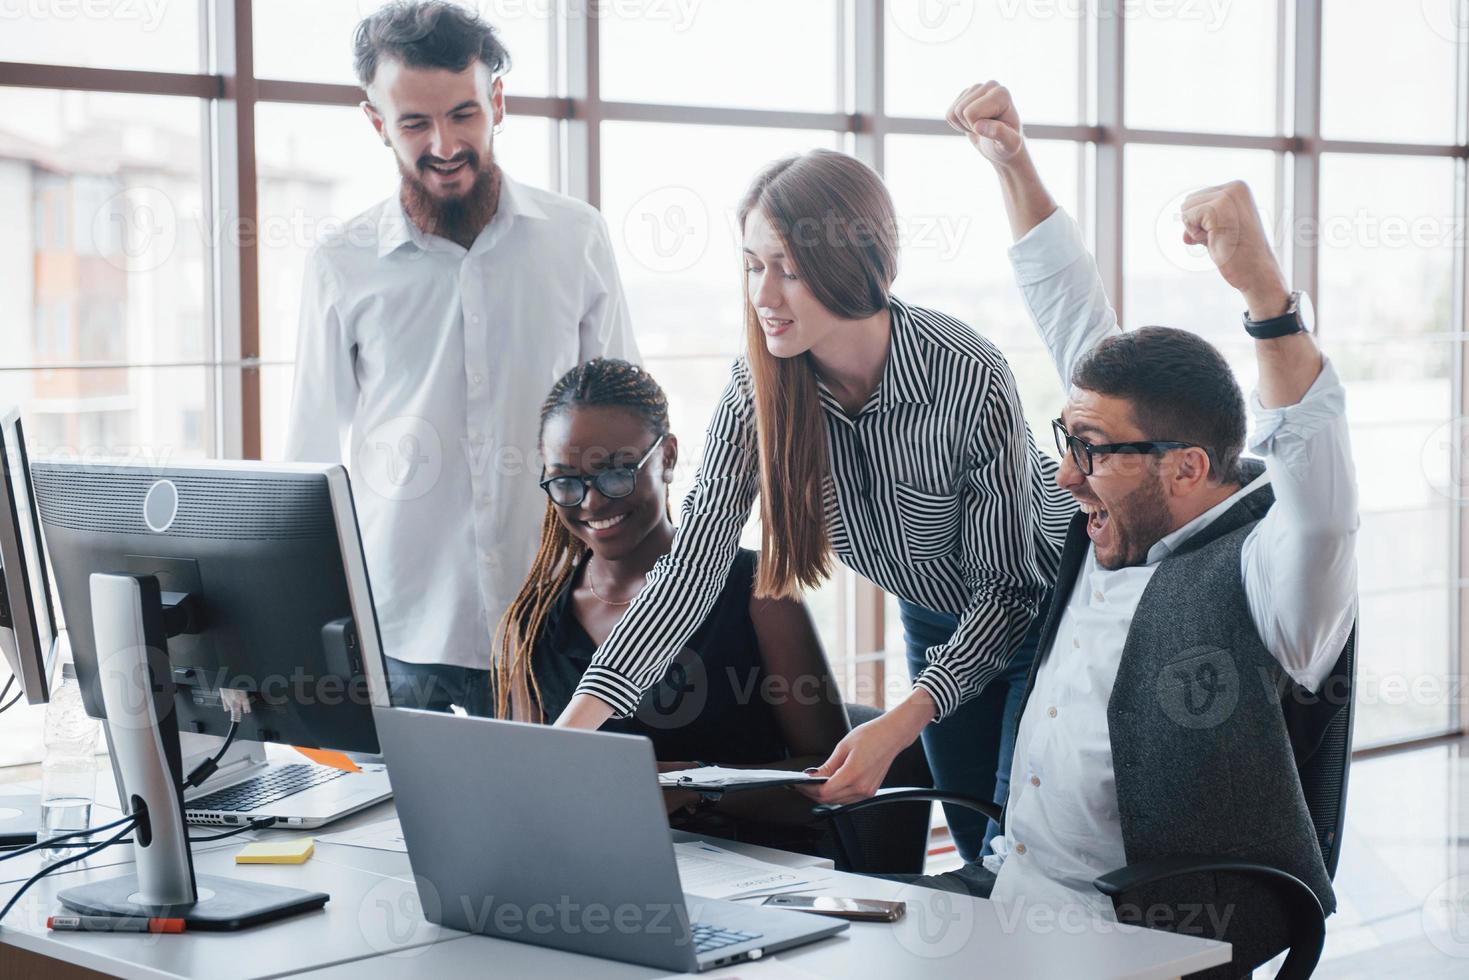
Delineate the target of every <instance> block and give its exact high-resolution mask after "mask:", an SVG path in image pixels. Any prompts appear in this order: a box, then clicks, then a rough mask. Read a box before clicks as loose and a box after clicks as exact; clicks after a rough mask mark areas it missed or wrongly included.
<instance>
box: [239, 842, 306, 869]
mask: <svg viewBox="0 0 1469 980" xmlns="http://www.w3.org/2000/svg"><path fill="white" fill-rule="evenodd" d="M315 851H316V838H315V837H298V838H296V839H295V840H283V841H262V842H260V843H256V844H247V845H246V846H245V847H244V848H242V849H241V850H240V853H238V854H236V855H235V863H236V864H305V863H306V860H307V858H309V857H311V855H312V854H313V853H315Z"/></svg>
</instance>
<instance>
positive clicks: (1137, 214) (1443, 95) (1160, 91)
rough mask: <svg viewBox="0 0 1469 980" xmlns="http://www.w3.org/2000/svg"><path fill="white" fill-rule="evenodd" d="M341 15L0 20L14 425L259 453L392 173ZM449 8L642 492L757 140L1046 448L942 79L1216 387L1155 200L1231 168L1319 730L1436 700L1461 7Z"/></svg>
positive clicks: (172, 448)
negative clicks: (1336, 413)
mask: <svg viewBox="0 0 1469 980" xmlns="http://www.w3.org/2000/svg"><path fill="white" fill-rule="evenodd" d="M379 5H380V0H313V2H311V3H299V2H293V0H253V2H252V0H179V2H175V3H170V4H165V5H162V6H161V7H159V8H158V13H157V15H156V16H154V15H151V14H149V13H148V11H151V10H152V7H150V5H147V4H141V5H136V9H137V14H136V16H133V17H131V18H125V17H123V16H122V13H121V11H123V9H124V5H120V4H117V5H93V6H88V5H79V6H77V7H76V8H75V13H76V16H74V17H69V18H68V17H64V16H63V13H64V12H66V11H72V10H73V8H72V7H69V6H66V5H60V4H56V5H39V6H34V5H33V6H34V9H35V10H38V11H42V13H43V14H45V16H39V15H35V16H28V17H26V18H24V19H20V20H16V19H15V18H8V19H6V20H5V21H4V22H3V27H0V202H3V205H4V206H3V211H0V213H4V214H5V215H7V217H8V218H9V219H10V223H9V225H8V226H7V229H6V233H5V234H4V235H3V236H0V287H3V288H0V314H4V319H3V322H4V323H5V324H7V326H6V327H5V328H4V330H5V333H4V338H5V342H4V343H3V344H0V402H8V401H16V402H19V403H20V404H21V406H22V408H23V409H24V410H25V412H26V413H27V416H28V421H29V422H30V431H31V433H32V436H33V438H34V439H35V440H36V442H37V443H38V446H39V447H40V448H41V449H43V450H45V449H58V450H63V451H66V450H90V449H97V448H106V449H108V450H113V451H115V450H122V451H125V452H128V451H131V452H149V453H155V454H160V453H169V454H173V455H182V456H187V455H243V456H263V457H264V458H272V457H276V456H278V455H279V453H280V450H281V447H282V444H283V438H284V425H285V418H286V410H287V407H288V402H289V398H290V390H291V383H292V373H293V366H292V359H293V356H294V349H295V335H296V329H297V322H296V321H297V306H298V302H299V293H300V281H301V274H302V270H303V264H304V260H305V256H306V254H307V253H308V252H309V250H310V249H311V247H312V246H313V245H314V244H315V243H316V242H317V241H319V240H320V238H321V236H322V235H323V234H326V233H329V232H330V231H331V230H332V229H333V228H334V227H337V226H340V224H341V223H342V222H345V221H346V220H348V219H349V218H351V217H352V216H353V215H355V214H357V213H358V212H360V211H361V210H363V209H365V208H367V207H369V206H370V205H371V204H373V203H374V202H376V201H378V200H381V199H382V198H384V197H386V196H388V195H390V194H392V193H394V191H395V185H396V174H395V170H394V167H393V162H392V159H391V157H390V156H389V155H388V151H386V150H385V149H384V148H383V147H382V146H381V144H380V143H379V142H378V141H377V140H376V139H375V138H374V137H373V134H372V132H371V130H370V128H369V125H368V123H367V121H366V120H365V119H364V118H363V115H362V112H361V110H360V109H359V108H358V106H357V103H358V102H359V101H360V100H361V98H362V93H360V92H359V91H358V90H357V89H356V88H355V87H354V78H353V72H352V57H351V35H352V30H353V27H354V25H355V24H356V23H357V21H358V19H359V18H360V17H361V16H362V15H363V14H365V13H367V12H369V11H370V10H372V9H375V8H376V7H377V6H379ZM479 7H480V9H481V11H482V12H483V13H484V14H485V15H486V16H487V17H489V18H490V19H491V20H492V21H493V22H495V23H496V24H497V26H498V27H499V29H500V31H501V35H502V37H503V39H504V41H505V43H506V44H507V46H508V47H509V49H510V52H511V55H512V59H513V68H512V70H511V71H510V72H509V73H508V74H507V76H506V78H505V85H506V91H507V93H508V95H509V100H510V101H509V108H510V117H509V119H508V120H507V125H506V127H505V129H504V131H503V132H502V133H501V134H500V135H499V136H498V137H497V144H496V146H497V154H498V155H499V159H500V160H501V162H502V163H503V164H504V165H505V167H506V168H507V170H508V171H510V172H511V173H513V174H514V175H515V176H516V177H517V178H519V179H521V180H523V181H526V182H528V183H532V184H536V185H539V186H543V187H547V188H550V189H553V190H558V191H561V192H563V193H568V194H574V195H578V196H582V197H584V198H586V199H587V200H589V201H590V202H592V203H593V204H595V205H597V206H598V207H600V208H601V209H602V211H603V213H604V214H605V216H606V219H607V222H608V225H609V227H610V229H611V233H612V237H613V241H614V244H615V247H616V250H617V260H618V263H619V267H620V269H621V273H622V277H623V280H624V284H625V286H626V289H627V294H628V298H629V303H630V305H631V308H632V313H633V317H634V321H635V325H636V329H637V332H638V339H639V343H640V345H641V347H642V350H643V353H644V356H645V358H646V360H647V363H648V366H649V367H650V368H651V369H652V370H653V371H654V372H655V374H656V375H657V376H658V377H659V379H660V380H661V381H662V382H663V384H664V385H665V387H666V388H667V389H668V391H669V395H670V398H671V402H672V410H673V423H674V426H675V428H676V430H677V431H678V432H679V433H680V435H681V437H682V444H683V446H684V455H683V462H682V466H681V472H680V473H679V479H678V483H677V484H676V486H675V489H676V491H677V492H682V491H684V490H685V489H686V488H687V487H688V485H689V481H690V480H691V478H692V475H693V470H694V467H695V465H696V464H697V461H698V458H699V453H700V449H701V443H702V441H703V430H704V425H705V422H706V421H707V418H708V415H709V412H710V409H711V407H712V405H713V403H714V400H715V399H716V398H717V396H718V394H719V392H720V391H721V390H722V388H723V386H724V384H725V381H726V380H727V377H728V370H729V362H730V359H731V357H732V356H734V355H735V354H736V353H737V352H738V351H739V350H740V348H741V345H742V342H743V340H742V334H741V331H742V325H741V323H740V297H739V292H738V290H739V288H740V287H739V282H740V280H739V277H738V272H737V269H738V258H737V231H736V228H735V223H734V218H733V215H734V209H735V206H736V204H737V202H738V199H739V196H740V195H741V193H742V192H743V191H744V189H745V187H746V185H747V184H748V182H749V180H750V178H751V177H752V176H753V175H754V174H755V172H756V171H757V170H758V169H759V168H760V167H761V166H762V165H763V164H765V163H766V162H768V161H770V160H772V159H774V158H777V157H779V156H783V155H786V154H789V153H796V152H800V151H802V150H805V149H809V148H811V147H815V146H825V147H834V148H838V149H844V150H847V151H849V152H854V153H856V154H857V155H858V156H860V157H861V158H863V159H865V160H867V161H868V162H869V163H871V164H872V165H873V166H875V167H877V168H878V169H879V171H880V172H882V173H883V174H884V176H885V178H886V179H887V181H888V184H889V186H890V188H891V190H892V193H893V197H894V200H895V202H896V204H897V206H898V209H899V212H900V215H901V220H902V232H903V243H904V248H903V255H902V265H901V270H900V277H899V280H898V282H897V284H896V291H897V293H898V294H899V295H900V296H903V297H904V298H906V299H908V300H910V301H912V302H917V303H921V304H928V305H932V306H936V307H939V308H942V309H944V310H947V311H949V312H951V313H953V314H955V315H957V316H960V317H962V318H963V319H965V320H966V321H967V322H969V323H970V324H971V325H972V326H973V327H974V328H975V329H976V330H977V331H979V332H981V333H983V334H984V335H985V336H987V337H989V338H991V339H992V340H994V341H995V342H996V343H997V344H999V345H1000V346H1001V348H1002V349H1003V350H1004V351H1005V353H1006V355H1007V356H1008V357H1009V359H1010V361H1011V364H1012V366H1013V369H1014V371H1015V375H1016V377H1017V379H1018V381H1019V384H1020V387H1021V393H1022V398H1023V399H1024V402H1025V407H1026V414H1027V417H1028V418H1029V419H1030V421H1031V425H1032V429H1033V431H1034V432H1035V433H1036V434H1037V436H1039V437H1041V438H1040V440H1039V441H1040V444H1041V445H1042V447H1043V448H1046V451H1049V448H1048V447H1049V439H1048V438H1046V432H1045V420H1046V419H1048V418H1049V417H1050V416H1051V415H1053V414H1054V412H1055V409H1056V407H1057V405H1058V404H1059V402H1060V399H1061V397H1062V392H1061V388H1060V385H1059V382H1058V379H1057V378H1056V377H1055V374H1054V370H1053V369H1052V367H1051V365H1050V363H1049V359H1048V357H1047V356H1046V354H1045V352H1044V350H1043V349H1042V348H1041V347H1040V345H1039V343H1038V342H1037V339H1036V337H1035V335H1034V331H1033V329H1032V327H1031V324H1030V322H1029V319H1028V316H1027V315H1026V312H1025V310H1024V308H1023V306H1022V304H1021V302H1020V297H1019V293H1018V291H1017V290H1016V289H1015V287H1014V285H1013V282H1012V281H1011V277H1010V270H1009V267H1008V263H1007V261H1006V259H1005V248H1006V246H1007V245H1008V244H1009V231H1008V226H1007V224H1006V222H1005V218H1004V213H1003V209H1002V208H1001V205H1000V200H999V195H998V191H997V188H996V187H995V182H994V179H993V176H992V174H991V172H990V170H989V167H988V165H987V164H985V163H984V162H983V161H982V160H981V159H980V158H979V157H978V156H977V155H976V154H975V153H974V152H973V151H972V149H970V148H969V146H968V145H967V144H966V143H965V142H964V141H963V140H962V139H960V138H958V137H957V136H955V135H953V134H952V133H950V131H949V130H948V128H947V126H946V125H945V123H944V122H943V115H944V112H945V111H946V109H947V108H948V105H949V103H950V102H951V101H952V99H953V98H954V96H955V95H956V94H957V93H958V92H959V90H960V89H962V88H963V87H964V86H966V85H969V84H972V83H975V82H981V81H984V80H985V79H987V78H991V77H993V78H997V79H1000V80H1001V81H1004V82H1005V83H1006V84H1007V85H1009V87H1010V88H1011V89H1012V91H1013V92H1014V95H1015V98H1016V101H1017V104H1018V105H1019V107H1020V111H1021V113H1022V116H1023V118H1024V119H1025V120H1026V123H1027V130H1028V133H1029V135H1030V138H1031V141H1032V145H1033V147H1034V149H1035V154H1036V156H1037V159H1038V160H1039V162H1040V166H1041V168H1042V171H1043V173H1044V175H1045V177H1046V179H1047V181H1048V183H1049V184H1050V186H1051V188H1052V190H1053V192H1054V193H1055V194H1056V196H1057V198H1058V199H1059V200H1060V201H1061V202H1062V204H1063V206H1065V207H1066V208H1067V209H1068V210H1070V211H1071V212H1072V213H1073V214H1075V215H1076V217H1077V218H1078V219H1079V220H1080V221H1081V223H1082V225H1083V227H1084V228H1085V229H1086V231H1087V234H1088V235H1089V237H1090V238H1091V240H1092V242H1093V243H1094V245H1095V246H1096V250H1097V254H1098V259H1099V265H1100V267H1101V269H1102V272H1103V275H1104V277H1105V279H1106V281H1107V287H1108V291H1109V294H1110V295H1111V296H1112V297H1113V300H1114V302H1115V303H1116V304H1117V306H1118V309H1119V311H1120V314H1121V316H1122V320H1123V322H1124V324H1125V325H1126V326H1129V327H1135V326H1141V325H1144V324H1148V323H1166V324H1171V325H1176V326H1183V327H1187V328H1189V329H1192V330H1196V331H1198V332H1199V333H1201V334H1203V335H1204V336H1206V337H1208V338H1209V339H1210V340H1211V341H1213V342H1215V343H1216V344H1218V345H1219V346H1220V347H1221V348H1222V349H1223V351H1224V352H1225V354H1226V356H1227V357H1228V359H1229V361H1230V363H1231V364H1232V365H1233V366H1234V367H1235V369H1236V371H1237V372H1238V374H1239V376H1240V379H1241V382H1242V384H1243V385H1245V386H1246V387H1247V388H1248V387H1249V386H1251V385H1252V384H1253V382H1254V373H1255V371H1254V358H1253V352H1252V348H1251V345H1250V343H1249V342H1248V341H1247V339H1246V338H1245V337H1244V335H1243V333H1242V332H1241V330H1240V328H1239V313H1240V309H1239V299H1238V297H1237V296H1236V295H1235V294H1233V292H1232V291H1231V290H1230V289H1229V288H1228V287H1227V286H1225V285H1224V284H1222V283H1221V282H1220V281H1219V279H1218V277H1217V275H1216V274H1215V273H1214V272H1213V271H1212V270H1211V269H1210V268H1209V267H1208V263H1207V260H1206V259H1203V258H1202V257H1201V256H1200V255H1199V254H1198V250H1197V249H1188V248H1185V247H1184V246H1183V244H1182V242H1181V240H1180V237H1179V228H1178V223H1177V210H1178V206H1179V203H1180V202H1181V200H1182V198H1183V196H1184V195H1185V194H1186V193H1187V192H1188V191H1190V190H1192V189H1194V188H1197V187H1199V186H1201V185H1203V184H1209V183H1215V182H1219V181H1223V180H1228V179H1234V178H1242V179H1245V180H1247V181H1248V182H1249V183H1250V185H1251V187H1252V188H1253V189H1254V192H1255V197H1256V200H1257V202H1258V204H1259V206H1260V208H1261V211H1262V213H1263V215H1264V217H1265V219H1266V220H1267V222H1268V226H1269V227H1270V228H1271V229H1272V232H1273V234H1274V236H1275V240H1276V244H1277V246H1278V248H1279V249H1280V253H1281V255H1282V257H1283V259H1284V261H1285V263H1286V265H1287V267H1288V268H1289V270H1290V272H1291V275H1292V278H1293V281H1294V282H1295V283H1296V284H1297V285H1298V286H1299V287H1301V288H1304V289H1307V290H1308V291H1310V292H1311V293H1312V294H1313V296H1314V298H1315V301H1316V307H1317V310H1318V314H1319V320H1320V324H1321V327H1320V334H1321V339H1322V342H1323V344H1324V346H1325V348H1326V350H1327V352H1328V353H1329V354H1330V356H1331V357H1332V358H1333V360H1334V362H1335V363H1336V365H1337V368H1338V370H1339V371H1340V372H1341V374H1342V376H1343V377H1344V378H1346V379H1347V383H1348V386H1349V396H1348V397H1349V420H1350V423H1351V427H1352V435H1353V443H1354V452H1355V455H1356V458H1357V461H1358V465H1359V473H1360V478H1361V487H1362V530H1361V544H1360V551H1359V558H1360V568H1361V632H1360V636H1361V661H1360V678H1359V687H1360V691H1361V712H1360V715H1359V723H1358V741H1359V744H1366V743H1382V742H1389V741H1394V740H1400V739H1407V738H1413V737H1418V736H1422V735H1427V734H1432V733H1435V732H1443V731H1447V730H1452V729H1455V728H1460V727H1462V725H1463V722H1464V719H1463V718H1462V717H1460V714H1459V708H1458V706H1456V704H1455V699H1454V697H1453V686H1452V684H1451V680H1452V678H1453V677H1455V676H1459V675H1461V674H1462V673H1463V671H1464V669H1465V666H1464V665H1465V663H1466V656H1465V651H1464V649H1463V641H1462V639H1461V636H1463V635H1464V629H1463V627H1464V625H1465V619H1464V614H1463V611H1462V609H1463V606H1464V603H1463V601H1462V599H1463V586H1464V584H1465V583H1466V582H1469V576H1466V573H1465V569H1466V566H1469V556H1466V554H1465V546H1464V541H1465V535H1464V527H1465V522H1464V517H1465V510H1464V501H1465V498H1466V493H1469V491H1466V490H1465V486H1466V483H1469V481H1466V479H1465V478H1464V476H1463V473H1464V471H1465V470H1464V467H1465V458H1464V455H1465V448H1466V446H1469V441H1466V439H1465V438H1464V435H1463V428H1464V427H1463V424H1462V416H1463V415H1464V414H1465V411H1464V406H1465V405H1466V396H1465V390H1466V389H1465V380H1466V378H1465V363H1466V356H1469V346H1466V343H1465V340H1466V336H1469V334H1466V324H1465V305H1466V303H1465V295H1466V286H1465V279H1466V273H1465V269H1466V241H1465V232H1464V229H1465V225H1466V220H1465V218H1466V208H1469V203H1466V202H1469V192H1466V182H1469V176H1466V171H1469V97H1466V96H1465V95H1464V94H1463V93H1464V92H1466V91H1469V36H1466V35H1469V0H1422V2H1416V0H1415V2H1414V3H1410V4H1407V5H1405V9H1402V10H1399V9H1398V8H1397V6H1395V5H1384V4H1381V3H1374V2H1370V0H1325V2H1321V3H1317V2H1311V3H1306V2H1304V0H1258V2H1253V3H1248V4H1244V3H1236V4H1224V5H1220V4H1186V3H1178V4H1140V3H1134V2H1130V0H1077V2H1074V3H1064V2H1063V3H1027V2H1010V3H980V2H950V3H938V4H935V3H920V2H916V0H915V2H911V3H910V2H908V0H901V2H900V0H802V2H801V3H791V2H789V0H704V2H703V3H698V4H663V3H636V2H630V3H617V4H605V3H591V0H559V2H549V0H548V2H514V3H511V2H500V0H481V2H480V3H479ZM43 8H44V9H43ZM1409 8H1411V9H1409ZM28 9H30V8H28ZM127 9H129V10H132V9H133V6H132V5H128V7H127ZM88 12H90V13H88ZM94 14H95V15H97V16H93V15H94ZM101 14H109V16H100V15H101ZM237 63H241V64H245V63H248V64H252V65H253V73H252V74H251V75H250V76H247V77H234V72H233V71H232V66H233V65H235V64H237ZM589 68H594V69H595V70H594V71H589V70H588V69H589ZM221 214H224V215H230V216H233V217H230V218H228V219H220V218H216V217H215V216H216V215H221ZM753 534H754V528H753V527H752V529H751V535H753ZM752 540H753V538H747V542H748V541H752ZM810 601H811V603H812V606H813V608H814V610H815V611H816V614H817V618H818V621H819V623H820V626H821V629H822V634H823V637H824V639H825V641H826V643H827V647H828V650H829V652H830V654H831V655H832V657H833V659H834V660H835V661H836V662H837V663H838V665H839V668H840V670H841V672H842V674H843V676H845V678H846V679H847V682H848V685H849V690H850V691H851V693H852V696H853V697H854V698H855V699H856V700H864V701H869V702H874V703H879V704H880V703H882V702H883V701H884V699H890V698H891V697H893V696H895V695H897V694H900V693H901V692H902V691H903V690H904V689H905V688H906V668H905V667H904V666H903V663H902V657H901V645H902V638H901V629H900V628H899V627H898V624H897V623H896V615H895V613H894V610H893V608H892V604H891V603H890V602H887V601H885V599H884V597H883V596H882V595H881V594H880V593H879V592H878V590H877V589H876V588H875V587H874V586H872V585H871V584H870V583H867V582H864V581H861V580H859V579H857V578H856V577H855V576H853V575H851V574H850V573H847V572H845V571H844V572H842V573H840V574H839V575H838V576H837V577H836V578H835V579H834V580H833V581H832V583H830V585H829V586H828V587H826V588H824V589H822V590H820V591H819V592H818V593H817V594H815V595H813V596H812V597H810ZM15 717H16V713H12V715H9V716H7V717H6V718H4V719H0V728H3V726H5V725H12V724H15V721H14V719H15ZM3 742H4V740H0V744H3Z"/></svg>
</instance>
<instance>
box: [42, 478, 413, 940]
mask: <svg viewBox="0 0 1469 980" xmlns="http://www.w3.org/2000/svg"><path fill="white" fill-rule="evenodd" d="M31 474H32V478H33V480H34V483H35V493H36V503H37V508H38V510H39V513H40V520H41V525H42V527H43V528H44V531H45V537H46V545H47V548H48V550H49V552H50V555H51V565H52V568H53V570H54V572H55V575H56V585H57V591H58V593H59V596H60V599H61V609H62V613H63V615H64V616H65V619H66V624H67V634H68V637H69V640H70V645H71V650H72V654H73V658H74V660H75V662H76V672H77V680H78V682H79V684H80V686H81V690H82V699H83V702H84V704H85V705H86V708H87V711H88V713H89V714H91V715H93V716H95V717H98V718H105V719H106V721H107V729H108V738H109V745H110V746H111V748H112V751H113V753H114V756H115V764H116V767H117V769H118V771H119V775H120V778H119V782H120V784H121V786H122V789H123V791H124V792H125V796H124V799H123V801H122V802H123V804H124V806H125V808H126V809H127V810H128V811H129V812H131V813H133V814H136V815H138V816H139V824H138V827H139V829H138V830H137V831H136V832H135V833H133V835H132V836H133V838H134V841H133V851H134V856H135V858H136V868H137V870H136V873H131V874H126V875H121V876H117V877H113V878H107V879H103V880H99V881H95V882H88V883H86V884H82V885H78V886H76V887H74V888H69V889H67V890H65V891H62V892H60V893H59V894H58V895H57V898H58V899H59V900H60V901H61V903H62V904H63V905H65V906H66V907H67V908H70V909H72V910H73V911H76V912H79V913H82V914H91V915H147V916H165V917H179V918H183V919H185V920H187V921H188V922H189V923H191V925H190V928H200V929H231V928H241V927H244V926H248V925H253V924H255V923H257V922H262V921H266V920H268V919H272V918H278V917H280V916H283V915H291V914H294V913H297V912H302V911H308V910H310V909H313V908H320V907H321V905H322V904H323V903H324V902H325V901H326V900H327V896H326V895H325V894H323V893H320V892H306V891H302V890H300V889H290V888H280V887H276V886H265V885H263V884H262V883H259V882H253V881H251V882H245V881H239V880H235V879H231V878H224V877H215V876H198V877H196V876H195V874H194V867H193V857H192V854H191V852H190V850H189V845H188V836H187V833H186V830H185V822H184V807H183V792H182V783H183V781H184V777H185V773H184V772H183V766H182V760H181V751H180V738H179V736H180V733H187V732H197V733H201V734H211V735H220V734H224V733H226V732H227V731H228V730H229V728H230V725H231V713H230V711H229V710H228V707H229V705H230V704H231V703H236V704H237V703H238V702H240V701H241V700H243V701H245V702H247V704H248V710H247V711H246V712H245V713H244V714H243V717H242V718H240V720H239V724H240V729H239V732H238V735H237V737H238V738H244V739H253V740H257V741H274V742H283V743H286V744H290V745H296V746H302V747H308V748H320V749H338V750H344V751H354V750H355V751H361V752H370V753H375V752H377V751H378V741H377V734H376V730H375V728H374V726H373V720H372V704H373V702H374V701H377V702H379V703H383V702H385V701H386V697H387V685H386V678H385V675H384V672H383V660H382V652H381V649H380V642H379V639H378V625H377V616H376V613H375V612H374V610H373V605H372V592H371V587H370V585H369V583H368V579H367V563H366V560H365V558H364V556H363V552H362V543H361V539H360V537H359V534H358V529H357V518H356V512H355V509H354V507H353V504H352V493H351V487H350V484H349V482H348V479H347V472H346V470H345V469H343V468H342V467H341V466H326V465H321V466H314V465H278V464H270V465H267V464H262V463H253V462H212V463H211V462H199V463H188V464H182V465H177V466H162V467H160V466H155V465H151V464H141V463H127V462H105V463H104V462H88V461H80V460H77V461H67V460H45V461H36V462H34V463H32V465H31ZM142 828H146V832H144V831H143V829H142Z"/></svg>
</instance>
